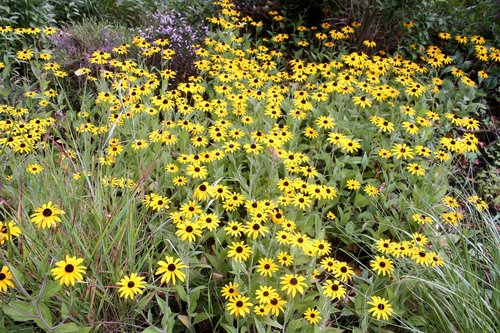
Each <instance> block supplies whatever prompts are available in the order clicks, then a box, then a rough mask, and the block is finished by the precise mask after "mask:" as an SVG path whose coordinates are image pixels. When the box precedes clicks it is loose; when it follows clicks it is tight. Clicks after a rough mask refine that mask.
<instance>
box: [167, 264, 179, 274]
mask: <svg viewBox="0 0 500 333" xmlns="http://www.w3.org/2000/svg"><path fill="white" fill-rule="evenodd" d="M167 269H168V270H169V271H171V272H174V271H175V270H176V269H177V266H175V265H174V264H169V265H168V266H167Z"/></svg>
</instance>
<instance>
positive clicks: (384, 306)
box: [367, 296, 394, 320]
mask: <svg viewBox="0 0 500 333" xmlns="http://www.w3.org/2000/svg"><path fill="white" fill-rule="evenodd" d="M367 304H368V305H372V307H371V308H370V309H368V312H369V313H370V314H371V315H373V316H374V317H375V318H377V319H378V320H380V318H382V319H384V320H388V319H389V317H390V316H392V314H393V312H394V311H393V309H392V305H391V304H390V303H389V301H388V300H386V299H385V298H383V297H378V296H372V297H371V299H370V301H369V302H367Z"/></svg>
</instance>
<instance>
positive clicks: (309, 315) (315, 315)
mask: <svg viewBox="0 0 500 333" xmlns="http://www.w3.org/2000/svg"><path fill="white" fill-rule="evenodd" d="M304 318H305V319H306V320H307V321H308V322H309V323H310V324H313V325H315V324H317V323H319V322H320V321H321V314H320V312H319V311H318V310H317V309H315V308H308V309H307V310H306V311H305V312H304Z"/></svg>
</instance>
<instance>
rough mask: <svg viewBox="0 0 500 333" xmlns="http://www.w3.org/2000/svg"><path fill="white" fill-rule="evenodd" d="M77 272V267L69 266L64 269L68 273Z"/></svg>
mask: <svg viewBox="0 0 500 333" xmlns="http://www.w3.org/2000/svg"><path fill="white" fill-rule="evenodd" d="M74 270H75V266H73V265H71V264H67V265H66V266H65V267H64V271H65V272H66V273H72V272H73V271H74Z"/></svg>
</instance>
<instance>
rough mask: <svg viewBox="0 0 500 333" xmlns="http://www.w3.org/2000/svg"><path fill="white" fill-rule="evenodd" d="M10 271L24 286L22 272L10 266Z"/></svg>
mask: <svg viewBox="0 0 500 333" xmlns="http://www.w3.org/2000/svg"><path fill="white" fill-rule="evenodd" d="M9 270H10V272H11V273H12V275H13V276H14V279H15V280H16V281H17V282H18V283H19V284H21V285H23V284H24V275H23V273H21V272H20V271H18V270H17V269H16V268H14V267H12V266H9Z"/></svg>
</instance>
